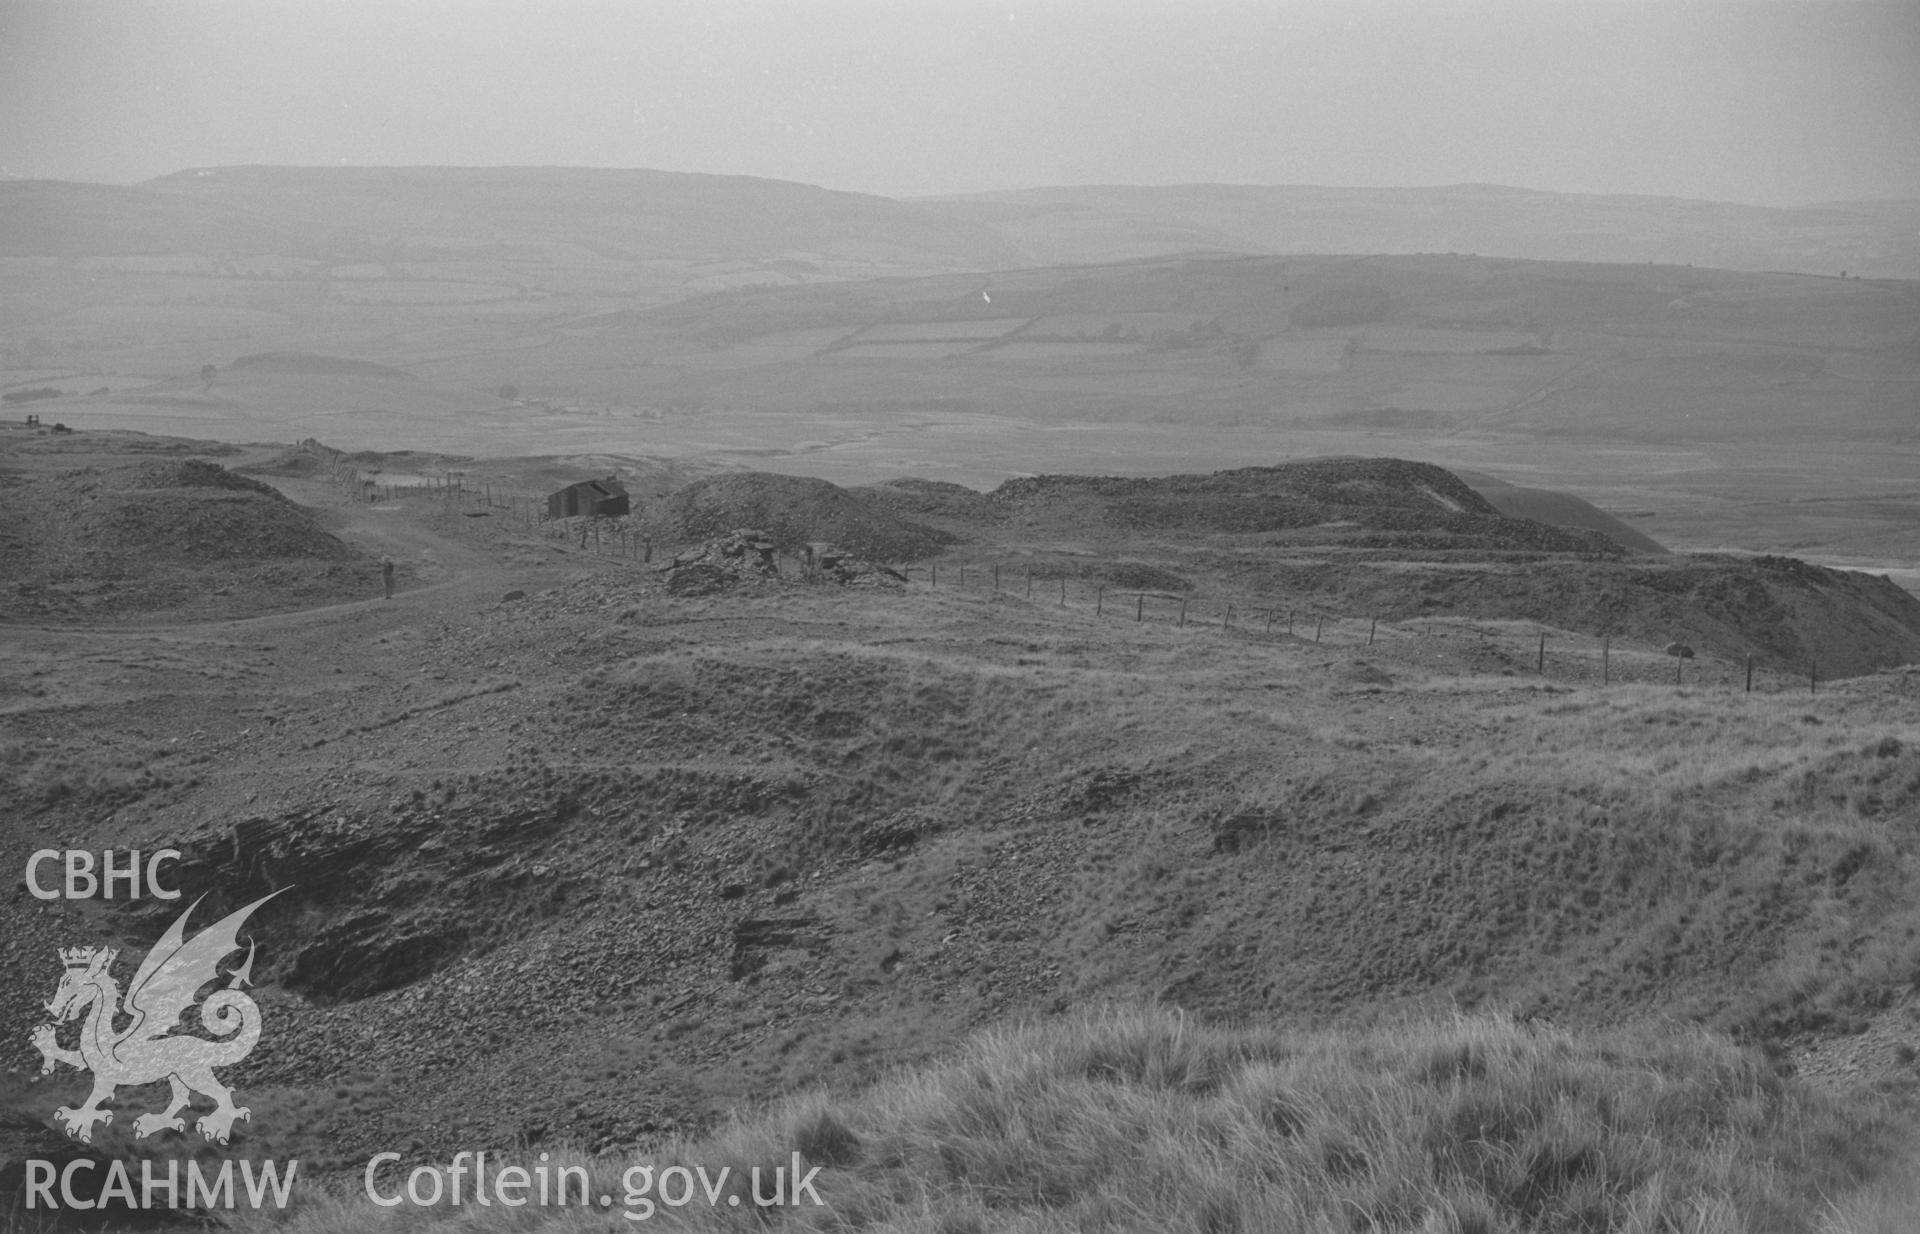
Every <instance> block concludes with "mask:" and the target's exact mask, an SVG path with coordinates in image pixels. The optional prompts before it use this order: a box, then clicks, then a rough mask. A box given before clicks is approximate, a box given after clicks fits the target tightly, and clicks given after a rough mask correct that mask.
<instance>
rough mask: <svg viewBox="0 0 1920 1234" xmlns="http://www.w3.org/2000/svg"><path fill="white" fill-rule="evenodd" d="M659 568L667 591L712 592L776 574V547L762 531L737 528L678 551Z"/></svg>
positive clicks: (678, 592) (778, 566) (678, 593)
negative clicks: (688, 550) (689, 550)
mask: <svg viewBox="0 0 1920 1234" xmlns="http://www.w3.org/2000/svg"><path fill="white" fill-rule="evenodd" d="M660 572H661V573H662V574H665V575H666V576H667V593H668V594H669V595H676V596H705V595H712V594H714V593H715V592H720V591H725V590H727V589H728V588H729V587H733V586H735V585H736V584H739V583H741V582H745V581H748V580H750V579H767V578H778V577H780V550H779V548H778V547H777V546H776V545H775V544H774V542H773V537H772V536H769V535H768V534H767V533H766V532H764V531H757V530H754V529H753V528H747V527H743V528H737V529H735V530H733V531H730V532H728V533H727V534H726V535H724V536H720V537H717V538H715V539H712V540H709V541H707V542H706V543H705V544H703V545H701V546H700V547H699V548H697V549H694V550H692V551H691V552H686V553H681V554H679V555H678V556H676V557H675V558H674V559H673V560H672V561H670V562H668V563H667V564H666V565H664V566H662V567H660Z"/></svg>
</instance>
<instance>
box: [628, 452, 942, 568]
mask: <svg viewBox="0 0 1920 1234" xmlns="http://www.w3.org/2000/svg"><path fill="white" fill-rule="evenodd" d="M647 522H648V523H649V525H650V527H651V530H652V531H653V534H654V537H655V539H657V540H661V541H665V542H667V543H675V542H678V543H686V542H688V541H705V540H709V539H711V538H713V537H716V536H723V535H725V534H726V533H727V531H728V530H729V529H731V528H736V527H756V528H761V529H762V530H763V531H764V533H765V534H766V535H767V536H768V537H769V538H771V539H772V540H773V542H774V543H775V544H776V545H777V546H778V547H779V550H780V551H781V552H784V553H797V552H799V550H800V547H801V546H802V545H804V544H806V543H808V542H809V541H823V540H824V541H831V542H833V543H835V544H839V545H844V546H845V547H846V548H848V549H849V550H851V551H852V552H854V553H856V554H858V555H859V556H861V557H864V558H866V559H867V560H869V561H916V560H918V559H920V558H922V557H929V556H932V555H933V554H934V553H937V552H939V551H941V550H942V549H944V548H945V547H947V545H949V544H951V543H953V542H954V537H953V536H952V535H950V534H949V533H947V532H944V531H939V530H936V529H934V528H932V527H926V526H922V525H920V524H919V523H915V522H911V521H909V520H907V519H904V518H901V517H900V516H899V515H897V514H895V513H894V512H893V511H891V510H889V509H885V508H882V507H881V506H879V505H876V504H874V503H871V502H868V501H865V500H863V499H862V498H860V497H858V496H855V495H854V494H853V493H850V492H848V491H847V490H846V489H843V488H841V487H840V486H839V485H837V484H830V483H828V482H827V481H825V480H816V479H812V478H810V477H806V476H781V475H772V474H769V473H765V472H744V473H740V474H737V475H721V476H709V477H707V478H706V479H704V480H696V481H694V482H693V483H692V484H689V485H687V486H686V487H685V488H682V489H679V490H677V491H676V492H674V493H672V494H670V495H669V496H667V497H666V498H664V499H663V500H661V501H659V502H656V503H653V504H652V505H651V506H650V507H649V508H648V511H647Z"/></svg>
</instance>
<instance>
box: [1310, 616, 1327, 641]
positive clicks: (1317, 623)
mask: <svg viewBox="0 0 1920 1234" xmlns="http://www.w3.org/2000/svg"><path fill="white" fill-rule="evenodd" d="M1326 624H1327V619H1326V618H1325V617H1316V618H1314V619H1313V641H1314V642H1316V643H1317V642H1319V641H1320V628H1321V627H1322V626H1324V625H1326Z"/></svg>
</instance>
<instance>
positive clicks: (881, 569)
mask: <svg viewBox="0 0 1920 1234" xmlns="http://www.w3.org/2000/svg"><path fill="white" fill-rule="evenodd" d="M801 553H802V556H801V561H802V563H803V566H802V568H803V571H804V573H803V577H805V578H806V579H808V580H809V581H812V582H816V583H839V584H840V585H841V586H843V587H844V586H847V585H849V584H865V585H867V586H871V587H901V586H904V585H905V584H906V581H907V576H906V575H904V574H902V573H900V572H899V571H898V570H894V569H890V568H889V567H887V566H876V565H874V564H873V563H872V562H870V561H863V560H862V559H860V558H859V557H856V556H854V555H853V554H852V553H850V552H848V551H847V550H845V549H843V548H839V547H837V546H835V545H832V544H809V545H807V546H806V547H805V548H804V549H802V550H801Z"/></svg>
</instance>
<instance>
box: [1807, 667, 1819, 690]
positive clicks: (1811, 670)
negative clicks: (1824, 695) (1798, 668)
mask: <svg viewBox="0 0 1920 1234" xmlns="http://www.w3.org/2000/svg"><path fill="white" fill-rule="evenodd" d="M1819 689H1820V663H1819V661H1817V660H1808V661H1807V693H1808V694H1814V693H1817V692H1818V691H1819Z"/></svg>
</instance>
